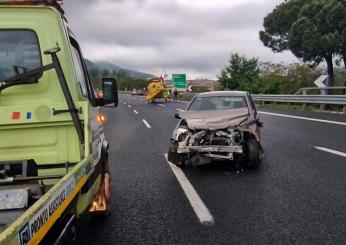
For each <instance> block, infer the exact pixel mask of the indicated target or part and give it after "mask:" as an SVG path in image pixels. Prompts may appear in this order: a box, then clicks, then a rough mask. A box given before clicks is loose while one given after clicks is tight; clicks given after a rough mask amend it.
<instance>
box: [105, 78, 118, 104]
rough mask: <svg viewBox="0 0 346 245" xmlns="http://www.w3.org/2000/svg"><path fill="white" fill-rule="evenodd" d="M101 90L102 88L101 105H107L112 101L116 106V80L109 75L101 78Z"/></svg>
mask: <svg viewBox="0 0 346 245" xmlns="http://www.w3.org/2000/svg"><path fill="white" fill-rule="evenodd" d="M102 90H103V105H109V104H112V103H114V106H115V107H117V106H118V87H117V81H116V80H115V79H114V78H111V77H107V78H106V77H105V78H102Z"/></svg>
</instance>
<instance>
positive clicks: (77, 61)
mask: <svg viewBox="0 0 346 245" xmlns="http://www.w3.org/2000/svg"><path fill="white" fill-rule="evenodd" d="M72 59H73V64H74V67H75V71H76V77H77V82H78V84H79V87H80V89H81V92H82V95H83V96H84V97H87V88H86V78H85V75H84V72H83V65H82V60H81V57H80V54H79V52H78V50H77V49H76V48H75V47H74V46H72Z"/></svg>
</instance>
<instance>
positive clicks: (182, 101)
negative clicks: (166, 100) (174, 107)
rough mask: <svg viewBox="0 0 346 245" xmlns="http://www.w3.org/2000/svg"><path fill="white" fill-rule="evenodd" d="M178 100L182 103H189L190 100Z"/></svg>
mask: <svg viewBox="0 0 346 245" xmlns="http://www.w3.org/2000/svg"><path fill="white" fill-rule="evenodd" d="M176 101H177V102H181V103H186V104H189V103H190V102H188V101H183V100H176Z"/></svg>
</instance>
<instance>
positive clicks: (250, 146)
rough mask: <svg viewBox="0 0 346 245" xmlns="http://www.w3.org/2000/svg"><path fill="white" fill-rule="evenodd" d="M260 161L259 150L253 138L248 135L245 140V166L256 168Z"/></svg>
mask: <svg viewBox="0 0 346 245" xmlns="http://www.w3.org/2000/svg"><path fill="white" fill-rule="evenodd" d="M259 163H260V150H259V146H258V143H257V141H256V139H255V138H253V137H250V138H249V139H248V141H247V156H246V166H247V167H248V168H251V169H257V168H258V167H259Z"/></svg>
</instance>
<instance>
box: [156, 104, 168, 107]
mask: <svg viewBox="0 0 346 245" xmlns="http://www.w3.org/2000/svg"><path fill="white" fill-rule="evenodd" d="M157 105H158V106H162V107H166V105H164V104H160V103H158V104H157Z"/></svg>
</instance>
